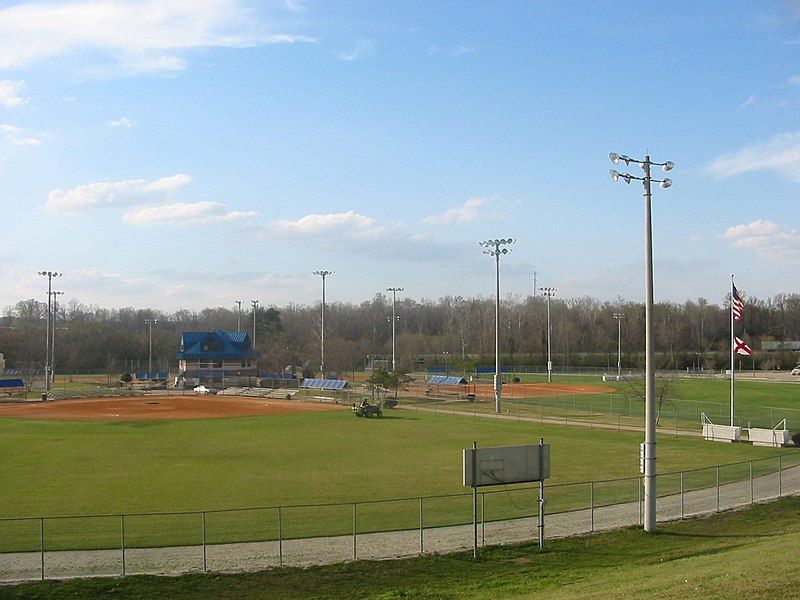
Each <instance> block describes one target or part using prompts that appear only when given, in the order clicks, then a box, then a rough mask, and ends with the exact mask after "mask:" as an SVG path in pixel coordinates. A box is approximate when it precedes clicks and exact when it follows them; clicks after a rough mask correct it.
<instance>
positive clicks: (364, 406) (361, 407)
mask: <svg viewBox="0 0 800 600" xmlns="http://www.w3.org/2000/svg"><path fill="white" fill-rule="evenodd" d="M381 406H382V404H381V402H380V401H378V402H377V403H376V404H370V403H369V398H364V399H363V400H362V401H361V404H353V412H354V413H356V416H357V417H367V418H369V417H382V416H383V412H381Z"/></svg>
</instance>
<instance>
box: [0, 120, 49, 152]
mask: <svg viewBox="0 0 800 600" xmlns="http://www.w3.org/2000/svg"><path fill="white" fill-rule="evenodd" d="M0 131H2V132H3V133H5V134H6V135H5V140H6V141H7V142H8V143H9V144H14V145H15V146H41V145H42V136H31V135H28V136H23V135H22V133H23V132H24V131H25V130H24V129H22V128H21V127H17V126H16V125H11V124H9V123H0Z"/></svg>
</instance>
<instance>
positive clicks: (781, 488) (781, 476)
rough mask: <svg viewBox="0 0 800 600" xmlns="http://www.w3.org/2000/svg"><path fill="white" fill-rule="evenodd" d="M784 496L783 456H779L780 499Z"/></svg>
mask: <svg viewBox="0 0 800 600" xmlns="http://www.w3.org/2000/svg"><path fill="white" fill-rule="evenodd" d="M782 496H783V456H778V498H780V497H782Z"/></svg>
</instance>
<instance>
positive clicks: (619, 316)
mask: <svg viewBox="0 0 800 600" xmlns="http://www.w3.org/2000/svg"><path fill="white" fill-rule="evenodd" d="M613 316H614V319H615V320H616V321H617V381H619V380H620V379H622V321H624V320H625V314H624V313H614V315H613Z"/></svg>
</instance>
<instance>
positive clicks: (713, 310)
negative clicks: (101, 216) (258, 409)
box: [0, 293, 800, 374]
mask: <svg viewBox="0 0 800 600" xmlns="http://www.w3.org/2000/svg"><path fill="white" fill-rule="evenodd" d="M744 299H745V313H744V320H743V322H741V324H739V322H737V336H739V337H742V338H743V339H744V340H745V341H746V342H747V343H748V344H749V345H750V347H751V348H752V349H753V350H754V354H755V356H754V357H753V358H752V359H751V358H750V357H741V358H742V360H743V362H742V364H743V365H744V366H745V368H748V369H750V368H759V369H762V368H763V369H776V368H781V369H785V368H791V367H792V366H794V365H795V364H796V362H797V355H798V353H797V352H794V351H788V350H783V351H777V352H765V351H762V350H761V343H762V342H765V341H779V342H786V341H794V340H800V294H794V293H781V294H777V295H775V296H773V297H771V298H767V299H759V298H755V297H747V296H744ZM729 301H730V298H729V296H727V295H726V297H725V298H724V299H723V302H722V303H721V304H713V303H710V302H709V301H708V300H706V299H704V298H698V299H697V300H687V301H685V302H683V303H676V302H657V303H656V304H655V306H654V331H655V344H656V352H657V363H658V365H657V367H658V368H659V369H681V370H683V369H686V368H696V367H699V368H703V369H722V368H726V367H728V366H729V362H730V358H729V356H730V350H729V344H730V312H729V310H730V309H729ZM391 308H392V307H391V300H390V299H388V298H387V297H386V296H384V295H383V294H376V295H375V296H374V297H373V298H371V299H369V300H365V301H363V302H360V303H352V302H329V303H326V311H325V362H326V369H327V370H329V371H330V372H333V373H346V372H349V371H357V370H362V369H363V366H364V362H365V357H367V356H369V355H384V356H390V355H391ZM494 309H495V301H494V299H493V298H483V297H474V298H464V297H462V296H455V297H453V296H445V297H442V298H440V299H438V300H425V299H423V300H414V299H410V298H403V299H398V301H397V309H396V310H397V315H398V317H399V321H398V323H397V334H396V335H397V358H398V365H400V366H403V367H404V368H406V369H417V370H422V369H423V367H422V365H423V364H424V365H425V367H444V366H445V364H446V365H447V367H448V369H450V370H452V371H454V372H457V371H464V372H466V371H469V370H471V369H474V368H475V367H476V366H486V365H492V364H493V363H494V333H495V323H494ZM550 310H551V345H552V356H553V363H554V366H555V367H556V368H557V367H558V366H588V367H598V368H609V369H614V368H616V364H617V335H618V328H617V327H618V324H617V321H616V320H615V319H614V317H613V315H614V313H622V314H623V315H625V318H624V320H623V321H622V322H621V326H620V328H621V346H622V364H623V368H629V369H639V368H643V365H644V355H643V350H644V303H642V302H632V301H626V300H624V299H621V298H619V299H617V300H615V301H599V300H596V299H594V298H592V297H590V296H581V297H567V298H558V297H555V298H552V299H551V300H550ZM320 312H321V311H320V303H319V302H317V303H315V304H313V305H302V304H295V303H289V304H287V305H285V306H282V307H278V306H276V305H271V306H270V305H266V306H259V307H258V308H257V309H256V312H255V334H256V335H255V337H256V344H255V345H256V349H257V350H258V351H260V352H261V358H260V359H259V368H260V369H261V370H262V371H269V372H276V371H280V370H283V369H284V368H286V367H287V366H289V365H294V366H295V367H299V368H300V369H302V370H303V372H305V373H308V374H312V373H314V372H316V371H317V370H318V369H319V362H320ZM2 315H3V316H2V317H0V353H3V354H4V355H5V358H6V361H7V367H8V368H32V365H36V364H43V362H44V359H45V324H46V315H47V303H44V302H41V301H39V300H35V299H29V300H24V301H20V302H17V303H16V304H14V305H12V306H7V307H5V308H4V309H3V312H2ZM145 319H158V323H157V324H156V325H155V326H154V327H153V365H154V367H153V368H154V370H156V369H158V370H170V371H175V369H176V367H177V363H176V360H175V353H176V352H177V351H178V350H179V346H180V334H181V332H182V331H210V330H211V329H214V328H219V329H221V330H224V331H236V329H237V322H238V319H239V313H238V310H237V308H236V307H235V306H234V307H232V308H226V307H213V308H204V309H201V310H199V311H190V310H186V309H181V310H177V311H174V312H167V311H161V310H154V309H138V308H115V309H109V308H103V307H99V306H91V305H84V304H82V303H80V302H78V301H77V300H71V301H68V302H65V303H63V304H59V305H58V313H57V315H56V349H55V368H56V372H57V373H61V374H64V373H109V374H112V373H121V372H123V371H132V370H139V371H142V370H146V369H147V359H148V343H149V337H148V328H147V326H146V324H145ZM253 323H254V314H253V310H242V312H241V329H242V330H243V331H247V332H249V333H250V335H251V336H252V334H253ZM546 340H547V303H546V299H545V298H544V297H541V296H537V297H533V296H527V297H519V296H514V295H509V296H507V297H505V298H503V299H502V300H501V311H500V347H501V358H502V362H503V364H504V365H517V366H543V365H546V361H547V341H546ZM142 365H143V366H144V368H142ZM737 368H738V367H737Z"/></svg>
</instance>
